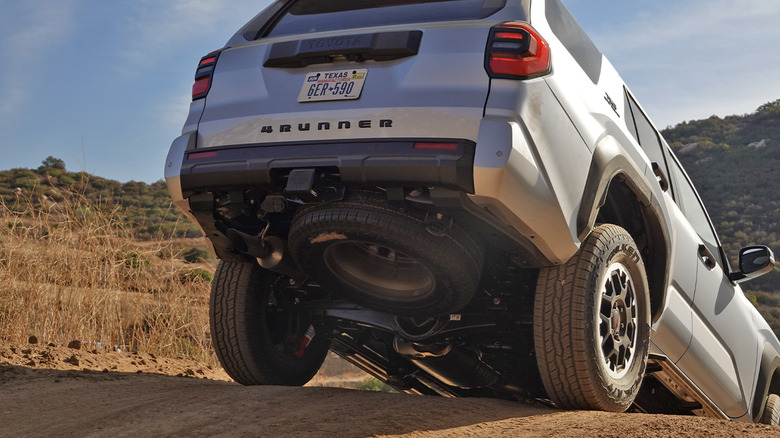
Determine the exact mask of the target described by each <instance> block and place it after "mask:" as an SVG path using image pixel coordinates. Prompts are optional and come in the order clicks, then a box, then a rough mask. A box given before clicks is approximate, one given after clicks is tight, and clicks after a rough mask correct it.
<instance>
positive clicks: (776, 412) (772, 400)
mask: <svg viewBox="0 0 780 438" xmlns="http://www.w3.org/2000/svg"><path fill="white" fill-rule="evenodd" d="M761 422H762V423H764V424H769V425H772V426H780V396H779V395H777V394H769V396H768V397H767V398H766V406H765V407H764V415H763V416H762V417H761Z"/></svg>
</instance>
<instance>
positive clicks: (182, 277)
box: [179, 268, 214, 284]
mask: <svg viewBox="0 0 780 438" xmlns="http://www.w3.org/2000/svg"><path fill="white" fill-rule="evenodd" d="M213 279H214V274H212V273H211V272H209V271H207V270H205V269H201V268H195V269H190V270H187V271H182V272H181V273H179V281H181V283H182V284H187V283H211V281H212V280H213Z"/></svg>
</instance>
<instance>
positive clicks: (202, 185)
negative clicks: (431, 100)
mask: <svg viewBox="0 0 780 438" xmlns="http://www.w3.org/2000/svg"><path fill="white" fill-rule="evenodd" d="M415 141H420V142H425V143H438V142H441V143H456V144H457V148H456V149H453V150H445V149H441V150H440V149H415V148H414V144H415ZM474 148H475V143H474V142H472V141H468V140H453V139H420V140H412V139H400V140H399V139H394V140H375V141H357V142H317V143H311V142H304V143H274V144H253V145H234V146H220V147H214V148H201V149H194V150H189V151H187V153H185V156H184V159H183V163H182V167H181V186H182V192H183V195H184V197H188V196H189V195H191V194H193V193H197V192H203V191H219V190H229V189H232V188H240V189H258V190H269V191H271V190H280V189H283V188H284V185H283V183H282V181H280V180H279V179H278V175H280V174H284V173H285V172H286V171H289V170H292V169H299V168H329V169H334V168H335V169H338V173H339V175H340V182H341V183H343V184H347V185H371V186H384V187H415V186H436V187H444V188H449V189H456V190H462V191H465V192H466V193H474V178H473V165H474ZM280 184H281V185H280Z"/></svg>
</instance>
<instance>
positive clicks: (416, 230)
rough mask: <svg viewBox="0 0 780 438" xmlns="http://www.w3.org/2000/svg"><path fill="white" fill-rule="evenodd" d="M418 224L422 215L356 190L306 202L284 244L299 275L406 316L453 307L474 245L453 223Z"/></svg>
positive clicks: (474, 266) (465, 293)
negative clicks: (339, 198) (338, 197)
mask: <svg viewBox="0 0 780 438" xmlns="http://www.w3.org/2000/svg"><path fill="white" fill-rule="evenodd" d="M446 225H447V226H446V227H444V228H443V229H438V228H437V229H436V230H431V231H429V230H428V229H426V224H425V220H424V214H423V215H422V218H421V217H419V216H415V215H413V214H410V213H408V212H402V211H398V210H395V209H393V208H390V207H389V206H387V205H385V203H383V201H382V198H381V197H380V196H379V195H378V194H374V193H369V192H358V193H353V194H351V195H350V196H349V197H348V198H347V199H345V200H343V201H339V202H333V203H329V204H318V205H307V206H303V207H301V209H300V210H299V211H298V212H297V213H296V215H295V218H294V219H293V222H292V225H291V227H290V233H289V242H288V245H289V248H290V252H291V254H292V256H293V258H294V260H295V261H296V263H297V264H298V266H300V267H301V268H302V269H303V270H304V271H306V273H307V274H309V275H310V276H311V277H312V278H313V279H314V280H315V281H317V282H318V283H320V284H321V285H322V286H323V287H325V288H326V289H328V290H330V291H331V292H333V293H335V294H337V295H341V296H343V297H344V298H346V299H349V300H351V301H354V302H355V303H357V304H360V305H362V306H365V307H369V308H373V309H377V310H381V311H385V312H389V313H393V314H397V315H409V316H420V315H425V316H433V315H444V314H448V313H453V312H457V311H458V310H460V309H462V308H463V307H464V306H465V305H466V304H468V302H469V301H470V300H471V298H472V297H473V296H474V291H475V290H476V288H477V284H478V283H479V278H480V274H481V269H482V250H481V248H480V247H479V245H478V244H477V243H476V242H475V241H474V239H472V238H471V237H470V236H469V235H468V234H466V233H465V232H464V231H463V230H462V229H461V228H459V227H458V226H457V225H456V224H451V223H449V222H447V223H446Z"/></svg>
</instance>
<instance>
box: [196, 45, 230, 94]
mask: <svg viewBox="0 0 780 438" xmlns="http://www.w3.org/2000/svg"><path fill="white" fill-rule="evenodd" d="M222 50H225V49H220V50H215V51H213V52H211V53H209V54H208V55H206V56H204V57H203V58H201V59H200V62H199V63H198V70H197V71H196V72H195V83H194V84H192V100H197V99H201V98H204V97H206V95H207V94H208V92H209V89H210V88H211V75H212V74H213V73H214V66H215V65H216V64H217V58H219V54H220V52H222Z"/></svg>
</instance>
